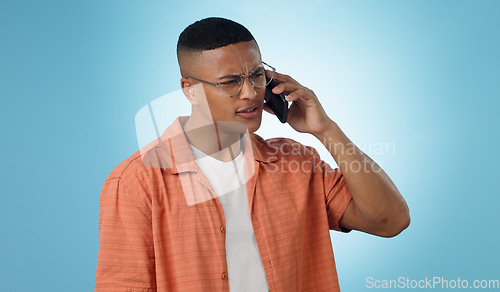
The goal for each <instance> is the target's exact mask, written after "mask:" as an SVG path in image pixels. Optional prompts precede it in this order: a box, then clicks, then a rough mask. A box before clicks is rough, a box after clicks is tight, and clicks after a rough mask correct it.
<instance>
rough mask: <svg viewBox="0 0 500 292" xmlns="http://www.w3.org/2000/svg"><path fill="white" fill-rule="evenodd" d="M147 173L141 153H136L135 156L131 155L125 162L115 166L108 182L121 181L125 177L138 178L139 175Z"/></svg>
mask: <svg viewBox="0 0 500 292" xmlns="http://www.w3.org/2000/svg"><path fill="white" fill-rule="evenodd" d="M145 171H146V166H145V165H144V163H143V159H142V155H141V152H140V151H136V152H135V153H134V154H132V155H130V156H129V157H128V158H127V159H125V160H123V161H122V162H120V163H119V164H118V165H117V166H115V168H114V169H113V170H112V171H111V172H110V174H109V175H108V177H107V178H106V180H113V179H118V180H119V179H122V178H124V177H129V176H137V175H138V174H140V173H143V172H145Z"/></svg>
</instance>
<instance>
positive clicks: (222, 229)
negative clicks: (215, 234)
mask: <svg viewBox="0 0 500 292" xmlns="http://www.w3.org/2000/svg"><path fill="white" fill-rule="evenodd" d="M220 232H222V233H224V232H226V227H224V225H222V226H221V227H220Z"/></svg>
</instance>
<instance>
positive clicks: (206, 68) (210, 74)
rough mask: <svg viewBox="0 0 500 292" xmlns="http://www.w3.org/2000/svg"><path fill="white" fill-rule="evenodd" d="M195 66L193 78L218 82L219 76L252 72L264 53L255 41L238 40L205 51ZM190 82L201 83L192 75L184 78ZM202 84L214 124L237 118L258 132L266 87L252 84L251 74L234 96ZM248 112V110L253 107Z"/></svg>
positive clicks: (259, 63) (260, 61)
mask: <svg viewBox="0 0 500 292" xmlns="http://www.w3.org/2000/svg"><path fill="white" fill-rule="evenodd" d="M198 60H199V61H198V62H197V64H196V66H195V68H193V70H192V71H193V73H190V74H192V76H193V77H196V78H198V79H202V80H205V81H209V82H212V83H215V84H217V83H218V82H219V79H220V77H222V76H225V75H228V74H231V73H238V74H241V75H245V74H248V73H250V72H252V71H253V70H254V69H255V68H256V67H257V66H259V65H261V64H262V60H261V55H260V51H259V48H258V46H257V44H256V43H255V42H254V41H249V42H239V43H236V44H232V45H228V46H225V47H221V48H217V49H214V50H209V51H203V52H202V53H201V55H200V57H199V58H198ZM183 79H184V82H187V83H189V84H190V85H193V84H196V83H198V81H196V80H194V79H192V78H187V79H185V78H183ZM202 84H203V88H204V91H205V95H206V98H207V103H208V106H209V108H210V114H211V116H212V119H213V121H214V123H216V122H218V121H236V122H241V123H243V124H245V125H246V127H247V128H248V131H249V132H250V133H251V132H255V131H256V130H257V129H258V128H259V127H260V123H261V119H262V107H263V103H264V94H265V88H258V87H253V86H252V83H251V82H250V80H249V78H248V76H246V77H245V78H244V80H243V87H242V88H241V90H240V92H239V93H237V94H236V95H234V96H231V97H230V96H226V95H224V94H222V93H221V91H220V90H219V88H218V87H217V86H213V85H210V84H205V83H202ZM252 109H254V110H253V111H252V112H250V113H248V112H245V111H248V110H252Z"/></svg>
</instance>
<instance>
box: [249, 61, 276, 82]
mask: <svg viewBox="0 0 500 292" xmlns="http://www.w3.org/2000/svg"><path fill="white" fill-rule="evenodd" d="M265 71H269V72H271V73H272V74H271V77H267V78H266V72H265ZM275 71H276V70H275V69H274V68H273V67H271V66H269V65H267V64H262V65H261V66H259V67H257V69H255V71H254V73H252V75H251V76H250V78H252V83H253V84H254V85H255V87H266V86H267V85H268V84H269V83H270V82H271V80H273V77H274V72H275Z"/></svg>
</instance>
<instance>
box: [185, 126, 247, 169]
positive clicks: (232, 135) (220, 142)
mask: <svg viewBox="0 0 500 292" xmlns="http://www.w3.org/2000/svg"><path fill="white" fill-rule="evenodd" d="M199 125H200V123H196V121H195V120H194V119H192V118H191V117H190V118H189V119H188V120H187V121H186V123H185V124H184V125H182V128H183V129H184V134H185V135H186V138H187V140H188V142H189V143H190V144H191V145H193V146H194V147H196V148H197V149H199V150H201V151H202V152H203V153H205V154H207V155H210V156H211V157H213V158H215V159H218V160H221V161H224V162H228V161H232V160H233V159H234V158H235V157H236V156H238V154H239V153H240V151H241V144H240V140H241V137H242V133H241V126H239V125H238V128H239V130H235V127H234V125H232V124H231V123H227V122H222V123H221V122H219V123H217V122H216V123H212V124H208V125H203V126H199ZM229 125H230V126H229Z"/></svg>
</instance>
